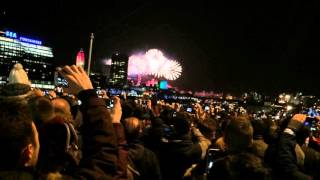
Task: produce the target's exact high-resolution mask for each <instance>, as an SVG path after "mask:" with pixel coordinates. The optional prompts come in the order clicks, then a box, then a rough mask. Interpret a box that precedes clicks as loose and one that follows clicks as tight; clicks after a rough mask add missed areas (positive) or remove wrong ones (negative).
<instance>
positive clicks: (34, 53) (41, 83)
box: [0, 31, 54, 89]
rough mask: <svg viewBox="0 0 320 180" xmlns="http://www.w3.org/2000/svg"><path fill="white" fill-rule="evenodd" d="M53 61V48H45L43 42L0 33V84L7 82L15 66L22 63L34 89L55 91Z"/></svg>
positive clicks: (13, 33) (9, 33)
mask: <svg viewBox="0 0 320 180" xmlns="http://www.w3.org/2000/svg"><path fill="white" fill-rule="evenodd" d="M53 59H54V56H53V52H52V48H50V47H47V46H44V45H43V42H42V41H39V40H35V39H31V38H28V37H24V36H20V35H19V34H18V33H16V32H11V31H0V84H4V83H6V82H7V80H8V76H9V73H10V70H11V68H12V67H13V65H14V64H16V63H21V64H22V65H23V67H24V69H25V71H26V72H27V73H28V76H29V79H30V81H31V83H32V86H33V87H37V88H44V89H53V88H54V83H53V79H54V66H53V65H54V62H53Z"/></svg>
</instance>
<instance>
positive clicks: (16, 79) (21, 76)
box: [8, 63, 31, 85]
mask: <svg viewBox="0 0 320 180" xmlns="http://www.w3.org/2000/svg"><path fill="white" fill-rule="evenodd" d="M13 83H21V84H28V85H30V84H31V83H30V81H29V78H28V75H27V73H26V72H25V71H24V69H23V66H22V65H21V64H20V63H17V64H15V65H14V66H13V68H12V69H11V71H10V74H9V83H8V84H13Z"/></svg>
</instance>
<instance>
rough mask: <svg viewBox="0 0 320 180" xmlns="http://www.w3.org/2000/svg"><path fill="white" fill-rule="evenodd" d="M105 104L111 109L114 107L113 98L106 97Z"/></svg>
mask: <svg viewBox="0 0 320 180" xmlns="http://www.w3.org/2000/svg"><path fill="white" fill-rule="evenodd" d="M106 105H107V108H108V109H111V108H113V107H114V102H113V99H106Z"/></svg>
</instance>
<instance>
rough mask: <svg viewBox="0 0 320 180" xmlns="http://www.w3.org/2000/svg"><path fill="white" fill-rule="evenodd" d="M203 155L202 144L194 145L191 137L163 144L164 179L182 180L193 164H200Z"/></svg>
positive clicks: (161, 163) (161, 151) (161, 164)
mask: <svg viewBox="0 0 320 180" xmlns="http://www.w3.org/2000/svg"><path fill="white" fill-rule="evenodd" d="M201 154H202V150H201V147H200V144H198V143H194V142H193V141H192V140H191V137H190V136H189V135H184V136H183V137H181V138H179V140H174V141H169V142H167V143H163V146H162V147H161V150H160V155H159V161H160V168H161V173H162V177H163V179H164V180H167V179H168V180H170V179H175V180H179V179H182V178H183V176H184V173H185V172H186V170H187V169H188V168H190V167H191V165H192V164H194V163H198V162H200V160H201Z"/></svg>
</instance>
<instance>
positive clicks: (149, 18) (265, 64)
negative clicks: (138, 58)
mask: <svg viewBox="0 0 320 180" xmlns="http://www.w3.org/2000/svg"><path fill="white" fill-rule="evenodd" d="M0 10H1V15H0V20H1V21H0V26H1V28H7V29H9V30H12V31H16V32H22V33H23V34H26V35H30V37H32V38H36V39H41V40H43V41H45V42H47V44H48V45H49V46H52V47H53V48H54V53H55V55H56V62H57V65H62V64H72V63H74V61H75V56H76V53H77V52H78V51H79V49H80V48H83V49H84V51H85V52H88V49H89V48H88V46H89V36H90V32H94V33H95V41H94V47H93V60H94V61H95V62H94V66H95V69H96V70H99V67H101V66H99V65H100V63H101V61H102V60H103V59H105V58H108V57H110V56H111V54H112V53H113V52H116V51H117V52H124V53H128V54H131V53H134V52H139V51H145V50H147V49H150V48H157V49H160V50H162V51H163V52H164V53H165V55H166V56H168V57H172V58H174V59H177V60H178V61H179V62H180V63H181V64H182V66H183V74H182V77H181V78H180V79H178V80H177V81H175V82H173V84H174V85H176V86H178V87H181V89H190V90H214V91H218V92H219V91H225V92H234V93H238V92H243V91H248V90H257V91H260V92H264V93H267V94H274V93H278V92H282V91H290V92H295V91H298V90H301V91H303V92H305V93H307V94H309V93H312V94H320V93H319V92H320V91H318V87H320V86H319V83H320V82H319V77H320V76H319V69H320V68H319V65H318V64H319V63H318V60H319V58H320V55H319V53H320V46H319V43H320V41H319V40H320V35H319V33H320V26H319V24H320V23H319V20H320V2H318V1H315V0H308V1H306V0H304V1H302V0H301V1H297V0H288V1H284V0H281V1H258V2H255V1H252V2H248V1H247V2H246V1H235V2H233V1H221V0H220V1H210V0H207V1H204V0H198V1H192V2H183V1H181V2H178V1H176V2H172V1H161V2H158V1H151V0H149V1H148V0H130V1H125V0H118V1H115V0H114V1H111V0H108V1H103V2H102V1H94V0H91V1H87V2H86V3H83V2H80V1H65V0H60V1H55V0H52V1H30V2H29V1H28V2H20V1H6V2H5V3H4V4H1V6H0ZM87 55H88V54H87V53H86V56H87Z"/></svg>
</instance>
